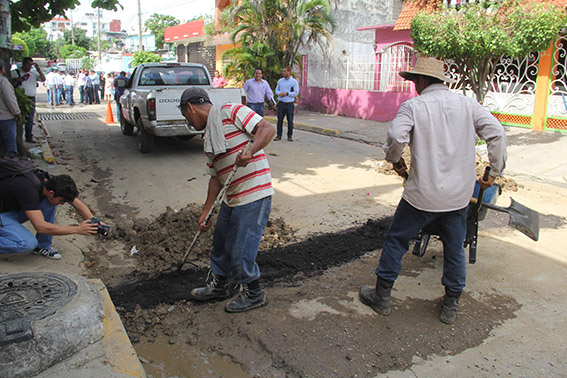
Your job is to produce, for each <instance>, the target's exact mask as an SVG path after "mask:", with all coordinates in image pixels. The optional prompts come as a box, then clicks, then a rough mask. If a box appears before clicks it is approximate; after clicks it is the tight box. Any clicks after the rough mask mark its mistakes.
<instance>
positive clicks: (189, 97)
mask: <svg viewBox="0 0 567 378" xmlns="http://www.w3.org/2000/svg"><path fill="white" fill-rule="evenodd" d="M204 102H208V103H211V99H210V98H209V95H208V94H207V92H206V91H205V90H204V89H203V88H198V87H191V88H187V89H186V90H184V91H183V94H182V95H181V100H180V101H179V108H182V107H184V106H185V105H187V103H191V104H202V103H204Z"/></svg>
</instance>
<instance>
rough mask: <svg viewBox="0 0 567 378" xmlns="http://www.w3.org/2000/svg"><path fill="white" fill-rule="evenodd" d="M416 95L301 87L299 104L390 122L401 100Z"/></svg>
mask: <svg viewBox="0 0 567 378" xmlns="http://www.w3.org/2000/svg"><path fill="white" fill-rule="evenodd" d="M416 95H417V93H416V92H415V90H413V91H412V92H410V93H403V92H373V91H364V90H356V89H332V88H319V87H301V88H300V98H299V100H298V106H299V108H300V109H305V110H311V111H315V112H319V113H326V114H335V115H341V116H346V117H352V118H361V119H368V120H373V121H379V122H388V121H391V120H392V119H394V117H395V116H396V113H397V112H398V108H399V107H400V104H401V103H402V102H404V101H406V100H409V99H410V98H412V97H415V96H416Z"/></svg>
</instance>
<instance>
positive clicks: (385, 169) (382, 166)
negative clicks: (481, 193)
mask: <svg viewBox="0 0 567 378" xmlns="http://www.w3.org/2000/svg"><path fill="white" fill-rule="evenodd" d="M402 158H403V159H404V161H405V162H406V165H407V166H408V167H409V166H410V165H411V152H410V149H409V148H408V147H406V148H405V149H404V152H403V153H402ZM475 165H476V167H475V168H476V174H477V176H481V175H482V174H483V173H484V168H485V167H486V166H487V165H488V162H486V161H485V160H484V159H483V158H482V156H480V155H479V154H476V163H475ZM376 170H377V172H378V173H380V174H383V175H397V173H396V171H394V170H393V169H392V164H391V163H388V162H387V161H386V160H380V161H379V162H378V166H377V168H376ZM496 183H497V184H498V185H500V187H502V190H503V191H509V192H517V191H518V187H519V186H518V183H517V182H516V181H515V180H514V179H513V178H510V177H504V176H500V177H498V178H497V179H496Z"/></svg>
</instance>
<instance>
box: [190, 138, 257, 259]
mask: <svg viewBox="0 0 567 378" xmlns="http://www.w3.org/2000/svg"><path fill="white" fill-rule="evenodd" d="M253 143H254V141H253V140H252V139H251V140H250V141H249V142H248V144H247V145H246V147H245V148H244V152H243V154H244V155H246V154H247V153H248V152H249V151H250V148H252V144H253ZM237 169H238V166H237V165H236V162H235V163H234V166H233V167H232V171H230V173H229V174H228V177H227V178H226V181H225V183H224V185H223V187H222V189H221V190H220V192H219V194H218V195H217V198H216V199H215V203H214V204H213V206H211V208H210V209H209V212H208V213H207V216H206V217H205V224H207V223H209V220H210V219H211V217H212V216H213V214H214V212H215V211H216V209H217V208H218V206H219V205H220V203H221V202H222V199H223V198H224V195H225V194H226V191H227V190H228V187H229V186H230V183H231V182H232V179H233V178H234V175H235V173H236V170H237ZM199 235H201V230H197V233H196V234H195V237H194V238H193V242H191V245H190V246H189V248H188V249H187V252H185V254H184V255H183V259H182V260H181V265H180V266H179V270H181V268H182V267H183V264H185V260H187V257H188V256H189V254H190V253H191V251H192V250H193V247H194V246H195V244H196V243H197V239H198V238H199Z"/></svg>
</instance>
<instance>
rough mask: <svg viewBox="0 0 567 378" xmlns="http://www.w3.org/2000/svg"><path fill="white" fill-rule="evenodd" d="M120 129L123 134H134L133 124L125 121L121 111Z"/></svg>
mask: <svg viewBox="0 0 567 378" xmlns="http://www.w3.org/2000/svg"><path fill="white" fill-rule="evenodd" d="M120 130H122V134H124V135H132V134H134V125H132V124H131V123H129V122H128V121H126V120H125V119H124V116H123V115H122V113H120Z"/></svg>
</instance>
